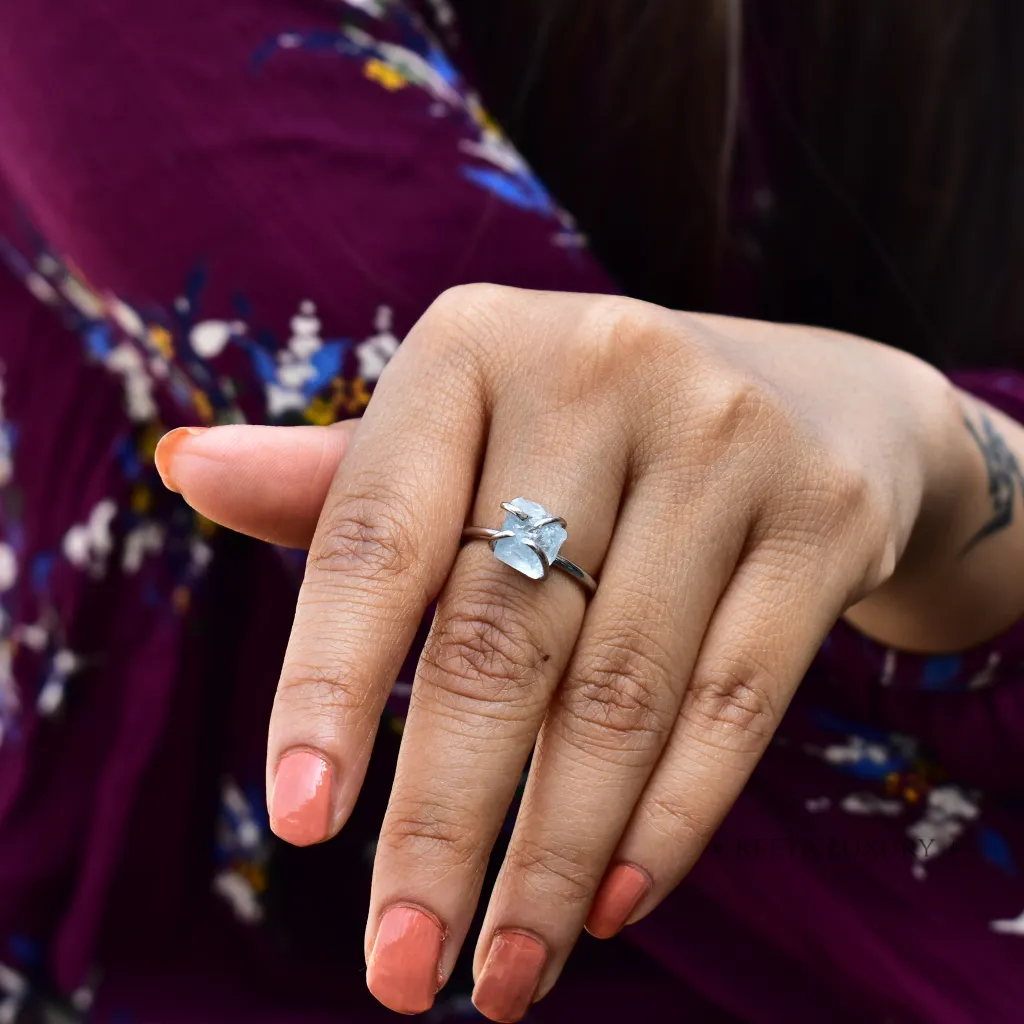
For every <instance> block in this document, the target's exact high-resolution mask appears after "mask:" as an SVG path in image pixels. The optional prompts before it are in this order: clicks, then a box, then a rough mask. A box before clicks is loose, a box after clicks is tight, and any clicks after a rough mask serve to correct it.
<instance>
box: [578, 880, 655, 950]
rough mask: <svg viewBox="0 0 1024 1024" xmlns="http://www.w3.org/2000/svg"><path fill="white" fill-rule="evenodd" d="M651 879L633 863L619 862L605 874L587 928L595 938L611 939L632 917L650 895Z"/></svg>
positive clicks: (591, 909)
mask: <svg viewBox="0 0 1024 1024" xmlns="http://www.w3.org/2000/svg"><path fill="white" fill-rule="evenodd" d="M650 887H651V880H650V879H649V878H648V877H647V875H645V874H644V873H643V872H642V871H641V870H640V869H639V868H635V867H633V866H632V865H631V864H617V865H616V866H615V867H613V868H612V869H611V871H609V872H608V874H607V875H606V876H605V879H604V882H603V883H602V884H601V888H600V889H598V891H597V896H595V897H594V905H593V906H592V907H591V908H590V916H589V917H588V918H587V931H588V932H590V934H591V935H593V936H594V938H595V939H610V938H611V937H612V936H613V935H614V934H615V933H616V932H618V931H619V930H620V929H621V928H622V926H623V925H624V924H625V923H626V922H627V921H628V920H629V915H630V914H632V913H633V911H634V910H636V906H637V904H638V903H639V902H640V901H641V900H642V899H643V898H644V896H646V895H647V891H648V890H649V889H650Z"/></svg>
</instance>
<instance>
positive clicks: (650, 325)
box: [557, 296, 666, 399]
mask: <svg viewBox="0 0 1024 1024" xmlns="http://www.w3.org/2000/svg"><path fill="white" fill-rule="evenodd" d="M665 346H666V332H665V330H664V325H663V324H662V323H661V322H660V320H659V318H658V316H657V315H656V314H655V313H654V312H653V311H652V310H651V309H650V308H649V307H648V306H647V305H646V304H645V303H642V302H637V301H635V300H633V299H628V298H623V297H621V296H601V297H599V298H593V299H592V300H591V301H589V302H588V303H587V304H586V306H585V307H584V308H583V310H582V312H581V315H580V317H579V319H578V321H577V324H576V327H575V329H574V330H573V331H572V332H571V333H570V334H569V336H568V338H567V339H565V341H564V343H563V346H562V352H563V355H564V358H565V359H566V360H567V364H568V365H567V366H566V371H567V372H566V373H564V374H559V375H557V379H560V380H562V381H564V382H567V383H571V384H572V385H573V386H574V388H575V390H576V393H577V394H578V395H580V396H591V395H595V394H596V395H603V394H605V393H607V392H609V391H610V390H612V391H614V392H615V394H616V395H617V396H619V398H620V399H621V393H622V382H623V379H629V378H630V377H631V376H636V375H637V374H638V373H639V374H649V373H650V372H651V367H652V365H654V364H655V362H656V360H655V357H656V356H657V354H658V353H660V352H661V351H662V350H663V349H664V348H665Z"/></svg>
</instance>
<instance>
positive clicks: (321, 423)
mask: <svg viewBox="0 0 1024 1024" xmlns="http://www.w3.org/2000/svg"><path fill="white" fill-rule="evenodd" d="M339 404H340V403H339V401H338V396H337V395H332V396H331V397H329V398H314V399H313V401H312V402H310V403H309V405H307V406H306V411H305V413H304V414H303V415H304V416H305V417H306V419H307V420H309V422H310V423H312V424H313V425H314V426H317V427H326V426H329V425H330V424H332V423H333V422H334V421H335V420H336V419H337V418H338V405H339Z"/></svg>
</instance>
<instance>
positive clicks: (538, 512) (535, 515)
mask: <svg viewBox="0 0 1024 1024" xmlns="http://www.w3.org/2000/svg"><path fill="white" fill-rule="evenodd" d="M509 504H510V505H515V507H516V508H518V509H521V510H522V511H523V512H525V513H526V514H527V515H528V516H529V519H520V518H519V517H518V516H517V515H516V514H515V513H514V512H506V513H505V522H504V523H502V524H501V528H502V530H512V532H513V533H514V534H515V536H514V537H502V538H500V539H499V540H496V541H495V542H494V554H495V557H496V558H498V559H500V560H501V561H502V562H504V563H505V564H506V565H510V566H512V568H513V569H516V570H518V571H519V572H521V573H523V574H524V575H525V576H529V577H530V579H532V580H539V579H540V578H541V577H542V576H543V575H544V565H543V563H542V562H541V560H540V558H539V557H538V555H537V553H536V552H535V551H533V550H531V549H530V548H528V547H527V546H526V545H525V544H524V543H523V541H524V540H526V539H529V540H532V541H533V542H534V544H536V545H537V547H538V548H540V550H541V551H543V552H544V554H545V555H546V556H547V559H548V562H549V563H551V562H553V561H554V560H555V556H556V555H557V554H558V549H559V548H560V547H561V546H562V544H563V543H565V538H566V532H565V527H564V526H562V524H561V523H547V524H546V525H544V526H538V525H537V524H538V523H539V522H540V521H541V520H542V519H547V518H549V517H550V516H551V514H552V513H550V512H549V511H548V510H547V509H546V508H544V506H543V505H538V504H537V502H535V501H530V500H529V499H528V498H514V499H513V500H512V501H510V502H509Z"/></svg>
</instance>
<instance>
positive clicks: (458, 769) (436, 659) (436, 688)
mask: <svg viewBox="0 0 1024 1024" xmlns="http://www.w3.org/2000/svg"><path fill="white" fill-rule="evenodd" d="M573 427H574V429H573V430H572V431H571V432H568V431H563V430H562V429H561V428H560V425H558V424H555V423H553V422H552V418H551V417H547V418H546V419H545V418H538V417H537V416H535V415H533V414H532V413H531V410H530V409H529V407H528V406H527V405H525V404H524V403H515V402H512V403H505V404H502V405H499V407H498V409H497V410H496V411H495V413H494V418H493V421H492V425H491V432H490V440H489V442H488V449H487V452H486V455H485V459H484V465H483V473H482V476H481V483H480V488H479V492H478V494H477V497H476V501H475V505H474V510H473V516H472V518H471V522H472V523H474V524H479V525H485V524H486V525H489V524H491V523H494V522H495V520H496V518H497V517H498V516H504V514H505V513H504V512H503V511H501V508H500V506H501V503H502V501H508V500H510V499H511V498H513V497H515V496H517V495H525V496H526V497H527V498H529V499H530V500H533V501H537V502H539V503H541V504H542V505H544V506H545V507H546V508H547V509H548V510H549V511H550V512H551V513H552V514H553V515H558V516H562V517H564V518H565V520H566V521H567V523H568V533H569V538H570V539H569V540H568V542H567V544H566V550H565V556H566V557H567V558H570V559H572V560H573V561H575V562H577V564H579V565H581V566H583V567H584V568H585V569H587V570H589V571H591V572H594V573H595V574H596V573H597V571H598V567H599V566H600V563H601V560H602V557H603V555H604V551H605V549H606V547H607V544H608V540H609V538H610V536H611V534H612V530H613V529H614V525H615V514H616V509H617V507H618V503H619V497H620V493H621V488H622V485H623V472H624V467H625V463H626V460H625V453H624V452H623V451H622V446H623V441H622V436H623V435H622V432H621V430H616V429H613V424H612V423H611V422H610V421H608V420H606V421H605V422H604V424H603V425H598V426H596V427H594V428H593V429H590V430H589V431H583V430H580V427H579V423H578V422H577V423H575V424H574V425H573ZM567 437H571V438H572V441H571V443H570V444H567V443H566V438H567ZM595 451H600V452H602V453H603V457H602V462H601V471H600V473H596V472H595V462H594V459H593V453H594V452H595ZM537 453H550V454H548V455H547V457H545V458H542V457H539V456H538V454H537ZM618 467H623V468H622V469H620V468H618ZM585 604H586V600H585V593H584V591H583V589H582V587H581V586H580V585H579V583H577V582H576V581H575V580H573V579H572V578H570V576H569V575H567V574H566V573H563V572H560V571H558V570H556V569H552V570H551V572H550V573H549V576H548V578H546V579H545V580H544V581H543V583H538V581H537V580H534V579H530V578H528V577H527V576H525V575H523V574H521V573H519V572H516V571H515V570H514V569H513V568H511V567H510V566H509V565H506V564H503V563H502V562H500V561H499V560H498V559H497V558H495V556H494V554H492V552H491V551H490V550H489V548H488V546H485V545H484V544H482V543H480V542H474V543H470V544H467V545H466V546H465V547H464V548H463V549H462V551H460V552H459V555H458V556H457V558H456V561H455V565H454V567H453V569H452V572H451V574H450V575H449V577H448V581H447V583H446V584H445V587H444V589H443V590H442V592H441V594H440V596H439V598H438V603H437V611H436V614H435V617H434V621H433V624H432V626H431V630H430V634H429V636H428V638H427V640H426V643H425V646H424V649H423V652H422V654H421V657H420V662H419V665H418V667H417V672H416V679H415V681H414V684H413V696H412V703H411V707H410V711H409V716H408V719H407V721H406V724H405V729H404V731H403V738H402V749H401V754H400V757H399V763H398V767H397V770H396V774H395V780H394V784H393V788H392V793H391V799H390V801H389V804H388V810H387V814H386V816H385V820H384V824H383V826H382V829H381V835H380V841H379V843H378V846H377V855H376V861H375V865H374V879H373V891H372V896H371V901H370V915H369V920H368V922H367V934H366V948H367V965H368V970H367V984H368V985H369V987H370V989H371V991H372V992H373V993H374V995H375V996H376V997H377V998H378V999H379V1000H380V1001H381V1002H382V1003H384V1004H385V1005H386V1006H388V1007H390V1008H391V1009H394V1010H397V1011H399V1012H405V1013H415V1012H422V1011H424V1010H426V1009H428V1008H429V1007H430V1005H431V1003H432V1002H433V998H434V994H435V992H436V990H437V989H438V988H439V987H440V985H441V984H443V981H444V979H445V978H446V977H447V976H448V974H449V972H450V971H451V969H452V967H453V965H454V961H455V958H456V956H457V954H458V950H459V947H460V945H461V943H462V941H463V939H464V937H465V933H466V931H467V929H468V927H469V923H470V921H471V919H472V916H473V911H474V908H475V906H476V902H477V899H478V895H479V890H480V886H481V883H482V879H483V876H484V872H485V869H486V865H487V860H488V856H489V852H490V849H491V847H492V845H493V843H494V841H495V838H496V836H497V833H498V830H499V829H500V826H501V822H502V820H503V818H504V815H505V813H506V811H507V808H508V806H509V804H510V802H511V799H512V796H513V794H514V792H515V788H516V785H517V783H518V781H519V779H520V777H521V773H522V770H523V766H524V764H525V762H526V760H527V758H528V757H529V755H530V751H531V749H532V748H533V745H534V742H535V739H536V735H537V730H538V729H539V727H540V723H541V721H542V720H543V718H544V714H545V712H546V710H547V707H548V704H549V702H550V700H551V695H552V693H553V691H554V689H555V687H556V686H557V684H558V680H559V679H560V677H561V675H562V672H563V671H564V669H565V666H566V663H567V662H568V659H569V656H570V654H571V652H572V648H573V644H574V642H575V639H576V635H577V632H578V630H579V626H580V623H581V622H582V620H583V614H584V609H585Z"/></svg>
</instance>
